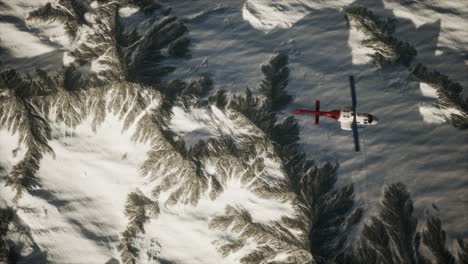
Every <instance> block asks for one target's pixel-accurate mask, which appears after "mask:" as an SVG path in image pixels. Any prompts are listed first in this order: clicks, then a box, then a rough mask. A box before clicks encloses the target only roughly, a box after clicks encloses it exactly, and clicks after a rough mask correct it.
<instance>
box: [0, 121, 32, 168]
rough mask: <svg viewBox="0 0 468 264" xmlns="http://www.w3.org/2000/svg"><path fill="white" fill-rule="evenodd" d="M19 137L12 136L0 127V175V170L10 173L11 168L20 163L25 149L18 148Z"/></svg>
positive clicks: (21, 146) (16, 135)
mask: <svg viewBox="0 0 468 264" xmlns="http://www.w3.org/2000/svg"><path fill="white" fill-rule="evenodd" d="M18 141H19V135H18V134H14V135H12V134H11V133H10V132H9V131H8V130H6V129H5V128H4V127H0V173H1V172H2V168H3V169H4V170H6V171H10V170H11V168H12V167H13V166H14V165H15V164H16V163H18V162H19V161H21V160H22V159H23V157H24V154H25V153H26V150H27V148H26V147H24V146H23V145H20V146H18Z"/></svg>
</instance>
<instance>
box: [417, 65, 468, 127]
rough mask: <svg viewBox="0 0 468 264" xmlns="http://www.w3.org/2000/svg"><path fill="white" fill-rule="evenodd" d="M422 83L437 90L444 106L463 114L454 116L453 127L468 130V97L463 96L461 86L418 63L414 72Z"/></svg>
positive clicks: (452, 117) (452, 118) (452, 119)
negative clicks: (453, 108)
mask: <svg viewBox="0 0 468 264" xmlns="http://www.w3.org/2000/svg"><path fill="white" fill-rule="evenodd" d="M412 74H413V76H415V77H416V78H417V79H418V80H420V81H421V82H425V83H428V84H430V85H431V86H432V87H434V88H436V89H437V94H438V96H439V101H440V102H441V104H442V105H443V106H449V107H455V108H456V109H459V110H460V111H461V112H462V113H463V114H462V115H456V114H452V116H451V121H452V124H453V126H455V127H456V128H459V129H468V97H465V95H464V94H463V87H462V86H461V84H459V83H457V82H454V81H452V80H450V78H449V77H448V76H447V75H445V74H442V73H440V72H438V71H436V70H430V69H428V68H427V67H426V66H424V65H422V64H421V63H418V64H417V65H416V67H415V68H414V69H413V71H412Z"/></svg>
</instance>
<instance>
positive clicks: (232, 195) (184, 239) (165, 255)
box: [142, 179, 294, 263]
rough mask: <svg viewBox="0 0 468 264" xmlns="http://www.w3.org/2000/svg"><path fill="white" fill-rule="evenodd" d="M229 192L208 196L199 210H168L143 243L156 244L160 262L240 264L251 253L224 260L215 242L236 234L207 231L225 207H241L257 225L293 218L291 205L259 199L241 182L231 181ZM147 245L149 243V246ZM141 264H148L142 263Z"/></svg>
mask: <svg viewBox="0 0 468 264" xmlns="http://www.w3.org/2000/svg"><path fill="white" fill-rule="evenodd" d="M225 188H226V191H225V192H223V193H222V194H221V196H220V197H218V198H217V199H215V200H211V199H210V198H209V197H207V196H205V197H202V198H201V199H200V201H199V202H198V204H197V206H195V207H193V206H191V205H176V206H174V207H166V208H164V209H163V210H162V212H161V214H160V216H158V219H157V220H155V221H151V222H150V223H148V224H147V225H146V227H145V228H147V231H146V233H145V235H144V238H143V239H142V240H143V241H157V243H158V248H159V250H158V251H159V255H158V259H161V260H170V261H173V262H175V263H239V259H240V258H241V257H242V256H244V255H245V254H247V253H249V251H250V250H251V249H252V247H251V246H250V247H249V246H245V247H243V248H242V249H241V250H240V251H238V252H236V253H235V254H230V255H228V256H227V257H223V256H222V255H221V254H220V253H219V252H218V251H217V250H216V243H215V242H216V240H220V239H226V237H230V236H232V237H236V234H235V233H231V232H227V231H224V230H216V229H211V228H208V222H209V220H210V219H211V218H212V217H214V216H216V215H221V214H223V212H224V208H225V207H226V205H232V206H240V207H242V208H244V209H246V210H247V211H248V212H250V213H251V216H252V219H253V221H254V222H259V223H268V222H271V221H276V220H280V219H281V217H282V216H284V215H291V214H293V212H294V210H293V209H292V206H291V205H290V204H288V203H283V202H280V201H276V200H271V199H263V198H259V197H258V196H256V195H255V194H253V193H252V192H250V191H248V190H247V189H246V188H245V187H243V186H242V184H241V183H240V181H239V180H238V179H233V180H231V181H229V182H228V183H227V184H226V186H225ZM146 243H147V244H148V242H146ZM142 263H147V262H145V261H142Z"/></svg>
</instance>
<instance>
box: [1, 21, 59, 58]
mask: <svg viewBox="0 0 468 264" xmlns="http://www.w3.org/2000/svg"><path fill="white" fill-rule="evenodd" d="M0 36H8V37H7V38H5V37H2V47H4V48H6V49H8V50H9V51H10V52H11V55H13V56H15V57H17V58H29V57H34V56H38V55H41V54H44V53H48V52H51V51H53V50H54V49H53V48H52V47H50V46H48V45H45V44H43V43H42V42H41V41H40V39H39V38H38V37H36V36H34V35H32V34H30V33H28V32H24V31H20V30H18V29H17V28H16V27H15V26H14V25H13V24H9V23H0Z"/></svg>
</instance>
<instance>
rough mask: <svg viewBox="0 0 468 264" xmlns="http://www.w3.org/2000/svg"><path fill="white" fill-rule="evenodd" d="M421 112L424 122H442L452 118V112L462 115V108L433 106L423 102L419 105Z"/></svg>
mask: <svg viewBox="0 0 468 264" xmlns="http://www.w3.org/2000/svg"><path fill="white" fill-rule="evenodd" d="M419 113H420V114H421V116H422V117H423V120H424V122H426V123H429V124H442V123H444V122H446V121H448V120H450V116H451V115H452V114H455V115H462V112H460V110H457V109H455V108H451V107H449V108H446V107H441V106H432V105H426V104H421V105H420V106H419Z"/></svg>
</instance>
